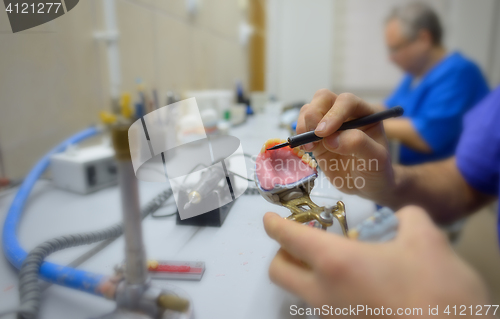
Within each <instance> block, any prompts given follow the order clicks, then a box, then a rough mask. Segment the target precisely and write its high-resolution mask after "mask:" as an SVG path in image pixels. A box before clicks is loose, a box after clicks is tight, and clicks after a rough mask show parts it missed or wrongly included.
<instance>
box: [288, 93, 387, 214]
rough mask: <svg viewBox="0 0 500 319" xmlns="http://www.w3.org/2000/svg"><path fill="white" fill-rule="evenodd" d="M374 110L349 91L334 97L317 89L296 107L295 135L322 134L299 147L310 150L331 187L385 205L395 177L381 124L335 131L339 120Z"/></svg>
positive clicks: (359, 115) (358, 116)
mask: <svg viewBox="0 0 500 319" xmlns="http://www.w3.org/2000/svg"><path fill="white" fill-rule="evenodd" d="M376 111H377V110H376V108H375V107H374V106H372V105H370V104H368V103H367V102H365V101H363V100H362V99H360V98H359V97H357V96H355V95H353V94H350V93H343V94H340V95H338V96H337V95H335V94H334V93H332V92H330V91H328V90H326V89H323V90H319V91H317V92H316V94H314V97H313V100H312V101H311V103H309V104H306V105H304V106H303V107H302V109H301V110H300V115H299V119H298V122H297V134H300V133H304V132H308V131H312V130H315V133H316V135H318V136H321V137H324V139H323V140H322V141H319V142H316V143H314V144H308V145H305V146H303V149H304V150H306V151H313V154H314V156H315V158H316V160H317V162H318V164H319V166H320V168H321V170H322V171H323V172H325V174H326V176H327V177H328V179H329V181H330V182H331V183H332V184H333V185H334V186H335V187H337V188H338V189H340V190H341V191H342V192H345V193H348V194H357V195H360V196H363V197H365V198H369V199H371V200H374V201H376V202H378V203H382V204H385V203H387V202H388V200H387V197H388V196H391V194H392V193H393V192H392V190H393V189H395V177H394V170H393V167H392V165H391V162H390V156H389V152H388V147H387V145H388V143H387V138H386V136H385V133H384V127H383V124H382V123H381V122H380V123H375V124H372V125H368V126H365V127H362V128H360V129H352V130H346V131H339V132H336V131H337V129H338V128H339V127H340V126H341V125H342V123H344V122H346V121H349V120H352V119H356V118H360V117H363V116H367V115H370V114H372V113H376ZM353 161H354V163H353ZM353 164H354V165H353ZM363 165H364V166H363ZM353 168H354V169H353Z"/></svg>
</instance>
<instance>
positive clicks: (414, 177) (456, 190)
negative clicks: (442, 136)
mask: <svg viewBox="0 0 500 319" xmlns="http://www.w3.org/2000/svg"><path fill="white" fill-rule="evenodd" d="M394 173H395V179H396V187H395V192H394V196H391V199H390V200H388V201H387V202H386V203H385V204H387V205H388V206H390V207H392V208H394V209H399V208H400V207H403V206H405V205H408V204H414V205H418V206H421V207H423V208H424V209H425V210H426V211H427V212H429V214H430V215H431V216H432V218H433V219H434V221H436V222H437V223H442V224H446V223H450V222H452V221H454V220H457V219H459V218H462V217H465V216H467V215H468V214H470V213H472V212H474V211H476V210H477V209H479V208H480V207H481V206H484V205H485V204H487V203H489V202H491V201H493V200H494V199H495V197H494V196H490V195H486V194H483V193H480V192H478V191H477V190H475V189H474V188H472V187H471V186H470V185H469V184H467V182H466V181H465V179H464V178H463V177H462V174H461V173H460V171H459V170H458V168H457V165H456V161H455V158H451V159H448V160H445V161H441V162H435V163H428V164H423V165H417V166H395V167H394ZM381 204H384V203H381Z"/></svg>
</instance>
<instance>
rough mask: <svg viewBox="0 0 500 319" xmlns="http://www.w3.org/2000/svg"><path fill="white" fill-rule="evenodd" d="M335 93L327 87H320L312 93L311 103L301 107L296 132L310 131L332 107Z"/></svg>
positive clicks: (335, 96)
mask: <svg viewBox="0 0 500 319" xmlns="http://www.w3.org/2000/svg"><path fill="white" fill-rule="evenodd" d="M336 98H337V95H336V94H334V93H333V92H330V91H329V90H327V89H322V90H319V91H317V92H316V93H315V94H314V97H313V99H312V101H311V103H309V104H306V105H304V106H303V107H302V109H301V110H300V114H299V119H298V121H297V128H296V131H297V134H301V133H305V132H309V131H312V130H314V129H315V128H316V126H317V125H318V123H319V121H320V120H321V119H322V118H323V116H324V115H325V114H326V113H327V112H328V110H329V109H330V108H331V107H332V105H333V103H334V102H335V99H336Z"/></svg>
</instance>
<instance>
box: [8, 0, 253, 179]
mask: <svg viewBox="0 0 500 319" xmlns="http://www.w3.org/2000/svg"><path fill="white" fill-rule="evenodd" d="M115 1H116V11H117V20H118V28H119V32H120V38H119V47H120V66H121V74H122V90H123V91H129V92H131V93H135V90H136V79H137V78H141V79H142V80H143V81H144V83H145V84H146V86H147V87H148V88H151V89H152V88H156V89H158V91H159V93H160V103H162V104H164V103H165V93H166V92H167V91H169V90H174V91H176V92H179V93H182V92H183V91H185V90H188V89H212V88H224V89H232V88H233V87H234V84H235V81H236V80H241V81H243V83H244V84H245V83H246V81H247V75H248V72H247V56H246V54H247V53H246V48H244V47H242V46H241V45H240V43H239V38H238V28H239V24H240V22H242V21H243V20H244V19H245V17H246V11H245V9H244V6H242V5H241V3H242V1H233V0H203V1H198V3H199V4H200V7H199V10H198V12H197V14H195V15H191V14H189V13H188V12H187V9H186V1H185V0H168V1H167V0H115ZM103 17H104V14H103V3H102V0H81V1H80V2H79V4H78V5H77V6H76V7H75V8H74V9H73V10H71V11H70V12H68V13H67V14H65V15H63V16H62V17H60V18H58V19H55V20H53V21H51V22H49V23H46V24H44V25H41V26H38V27H35V28H32V29H30V30H26V31H23V32H20V33H16V34H12V32H11V30H10V25H9V22H8V19H7V15H6V13H5V12H0V150H1V151H2V153H3V160H4V166H5V169H6V173H7V175H8V176H9V177H12V178H16V177H22V176H23V175H24V174H25V173H26V172H27V170H28V169H29V168H30V167H31V166H32V165H33V164H34V163H35V162H36V160H37V159H38V158H39V157H40V156H41V155H43V154H44V153H45V152H46V151H47V150H49V149H50V148H51V147H52V146H54V145H56V144H57V143H58V142H59V141H61V140H63V139H64V138H65V137H67V136H69V135H70V134H71V133H74V132H77V131H78V130H81V129H83V128H85V127H87V126H89V125H90V124H92V123H97V122H98V121H99V119H98V112H99V111H100V110H102V109H109V107H110V101H109V88H110V85H109V75H108V62H107V55H106V50H105V44H104V42H99V41H96V40H95V39H94V37H93V35H94V33H95V32H98V31H101V30H103V27H104V18H103Z"/></svg>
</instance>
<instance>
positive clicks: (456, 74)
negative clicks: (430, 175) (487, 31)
mask: <svg viewBox="0 0 500 319" xmlns="http://www.w3.org/2000/svg"><path fill="white" fill-rule="evenodd" d="M442 38H443V30H442V26H441V23H440V21H439V18H438V16H437V14H436V13H435V12H434V10H433V9H432V8H431V7H430V6H428V5H426V4H424V3H419V2H414V3H410V4H407V5H404V6H402V7H397V8H395V9H394V10H393V11H392V13H391V14H390V15H389V17H388V19H387V23H386V29H385V39H386V44H387V47H388V49H389V55H390V58H391V60H392V61H393V62H394V63H395V64H396V65H397V66H398V67H400V68H401V69H402V70H403V71H404V72H406V75H405V76H404V78H403V80H402V81H401V83H400V84H399V86H398V87H397V88H396V90H395V91H394V92H393V93H392V95H391V96H390V97H389V98H388V99H387V100H386V101H385V107H389V108H390V107H394V106H396V105H400V106H402V107H403V108H404V109H405V117H404V118H398V119H392V120H389V121H386V122H385V123H384V127H385V131H386V134H387V136H388V137H389V138H392V139H397V140H399V141H400V142H401V144H402V145H401V152H400V162H401V163H402V164H406V165H411V164H418V163H422V162H426V161H432V160H439V159H443V158H446V157H449V156H451V155H452V154H453V153H454V150H455V147H456V144H457V142H458V138H459V136H460V132H461V130H462V116H463V115H464V113H465V112H466V111H468V110H469V109H470V108H471V107H472V106H473V105H475V104H476V103H478V102H479V101H480V100H481V99H482V98H483V97H485V96H486V94H488V91H489V89H488V85H487V83H486V80H485V79H484V77H483V75H482V73H481V71H480V70H479V68H478V66H477V65H476V64H475V63H474V62H472V61H470V60H468V59H466V58H465V57H464V56H462V55H461V54H460V53H458V52H453V53H449V54H448V53H447V52H446V49H445V48H444V46H443V43H442V41H443V40H442Z"/></svg>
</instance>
